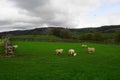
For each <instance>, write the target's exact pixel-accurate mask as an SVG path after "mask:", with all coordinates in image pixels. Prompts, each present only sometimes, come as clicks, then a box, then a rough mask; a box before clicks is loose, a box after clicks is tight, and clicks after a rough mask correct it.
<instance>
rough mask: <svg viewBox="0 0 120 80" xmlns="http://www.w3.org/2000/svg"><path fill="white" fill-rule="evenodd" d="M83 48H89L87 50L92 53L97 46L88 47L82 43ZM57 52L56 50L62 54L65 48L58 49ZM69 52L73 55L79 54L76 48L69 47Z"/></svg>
mask: <svg viewBox="0 0 120 80" xmlns="http://www.w3.org/2000/svg"><path fill="white" fill-rule="evenodd" d="M82 48H87V51H88V53H90V54H91V53H94V52H95V48H91V47H88V46H87V45H85V44H83V45H82ZM55 52H56V54H57V55H59V54H62V53H63V49H56V50H55ZM68 54H69V55H72V56H76V55H77V53H76V52H75V50H74V49H69V50H68Z"/></svg>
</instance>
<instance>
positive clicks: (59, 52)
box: [55, 49, 63, 54]
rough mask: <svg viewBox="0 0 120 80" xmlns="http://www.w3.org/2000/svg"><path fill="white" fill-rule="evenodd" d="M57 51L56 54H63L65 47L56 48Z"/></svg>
mask: <svg viewBox="0 0 120 80" xmlns="http://www.w3.org/2000/svg"><path fill="white" fill-rule="evenodd" d="M55 52H56V54H62V52H63V49H56V50H55Z"/></svg>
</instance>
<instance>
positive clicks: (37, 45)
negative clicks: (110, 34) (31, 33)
mask: <svg viewBox="0 0 120 80" xmlns="http://www.w3.org/2000/svg"><path fill="white" fill-rule="evenodd" d="M12 43H13V44H18V45H19V47H18V49H17V50H16V51H15V53H16V55H18V56H16V57H14V58H3V57H0V80H120V45H104V44H91V43H87V45H88V46H90V47H95V48H96V52H95V53H94V54H88V52H87V50H86V49H83V48H81V44H82V43H62V42H61V43H60V42H20V41H17V42H12ZM57 48H63V49H64V52H63V54H62V55H55V49H57ZM70 48H73V49H75V51H76V53H77V54H78V55H77V56H69V55H68V49H70Z"/></svg>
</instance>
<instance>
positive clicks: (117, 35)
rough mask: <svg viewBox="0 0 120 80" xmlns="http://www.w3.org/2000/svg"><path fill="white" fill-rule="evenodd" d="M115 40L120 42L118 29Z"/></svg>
mask: <svg viewBox="0 0 120 80" xmlns="http://www.w3.org/2000/svg"><path fill="white" fill-rule="evenodd" d="M115 41H116V42H119V43H120V31H118V32H117V33H116V37H115Z"/></svg>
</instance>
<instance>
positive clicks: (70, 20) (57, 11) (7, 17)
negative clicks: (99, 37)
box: [0, 0, 120, 31]
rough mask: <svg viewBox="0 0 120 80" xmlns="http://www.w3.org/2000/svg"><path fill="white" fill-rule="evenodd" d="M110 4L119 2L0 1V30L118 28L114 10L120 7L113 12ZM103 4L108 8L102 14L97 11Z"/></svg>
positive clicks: (118, 0) (119, 21)
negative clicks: (56, 27) (112, 26)
mask: <svg viewBox="0 0 120 80" xmlns="http://www.w3.org/2000/svg"><path fill="white" fill-rule="evenodd" d="M113 4H114V5H115V4H117V5H119V4H120V0H39V1H38V0H29V1H27V0H26V1H25V0H0V28H2V29H1V31H5V29H6V30H16V29H31V28H38V27H48V26H50V27H51V26H63V27H72V28H81V27H99V26H103V25H118V24H120V14H119V13H120V12H119V10H118V11H117V9H119V7H120V6H117V7H118V8H117V9H116V7H112V6H111V5H113ZM104 5H108V6H107V7H108V8H111V7H112V9H109V11H107V10H106V12H105V14H103V12H102V9H101V10H99V9H100V8H101V7H102V8H104ZM109 5H110V6H109ZM108 8H106V9H108ZM114 8H115V9H116V11H113V10H114ZM116 19H117V20H116ZM7 28H8V29H7Z"/></svg>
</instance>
